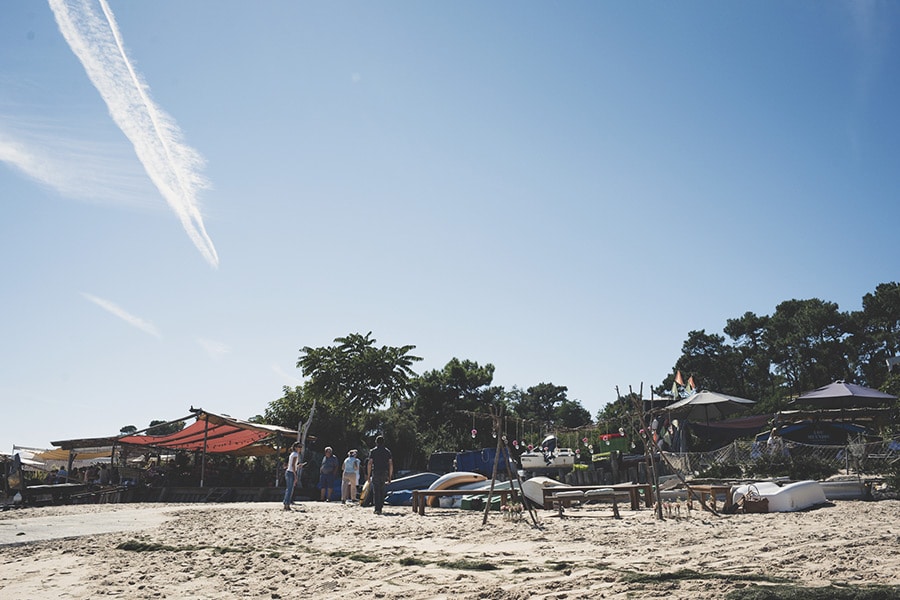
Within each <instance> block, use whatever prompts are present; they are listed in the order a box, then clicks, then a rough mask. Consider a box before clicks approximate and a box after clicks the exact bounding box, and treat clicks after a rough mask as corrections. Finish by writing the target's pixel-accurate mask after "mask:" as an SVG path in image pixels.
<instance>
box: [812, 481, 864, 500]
mask: <svg viewBox="0 0 900 600" xmlns="http://www.w3.org/2000/svg"><path fill="white" fill-rule="evenodd" d="M820 485H821V486H822V489H823V490H824V491H825V497H826V498H828V499H829V500H870V499H871V498H872V487H871V484H870V483H867V482H865V481H859V480H858V479H853V480H850V479H846V480H831V481H822V482H820Z"/></svg>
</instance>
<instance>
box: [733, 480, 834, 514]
mask: <svg viewBox="0 0 900 600" xmlns="http://www.w3.org/2000/svg"><path fill="white" fill-rule="evenodd" d="M753 490H755V491H756V492H758V493H759V495H760V497H761V498H766V499H767V500H768V501H769V512H795V511H798V510H806V509H807V508H812V507H813V506H818V505H820V504H825V503H827V502H828V500H827V499H826V498H825V490H824V489H823V488H822V486H821V485H820V484H819V482H818V481H797V482H795V483H786V484H784V485H778V484H777V483H775V482H772V481H760V482H759V483H750V484H745V485H739V486H737V487H736V488H734V489H733V491H732V500H733V502H734V503H735V504H737V503H738V502H739V501H740V500H741V498H743V497H744V494H746V493H748V492H750V491H753Z"/></svg>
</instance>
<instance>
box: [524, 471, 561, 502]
mask: <svg viewBox="0 0 900 600" xmlns="http://www.w3.org/2000/svg"><path fill="white" fill-rule="evenodd" d="M548 487H559V488H568V487H572V486H570V485H566V484H565V483H560V482H559V481H557V480H555V479H551V478H549V477H544V476H542V475H538V476H537V477H532V478H531V479H526V480H525V481H523V482H522V495H524V496H525V497H526V498H528V500H529V501H530V502H531V504H532V506H535V507H537V508H544V488H548Z"/></svg>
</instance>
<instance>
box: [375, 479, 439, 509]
mask: <svg viewBox="0 0 900 600" xmlns="http://www.w3.org/2000/svg"><path fill="white" fill-rule="evenodd" d="M439 477H440V475H438V474H437V473H414V474H412V475H407V476H405V477H401V478H400V479H393V480H391V482H390V483H386V484H385V485H384V493H385V494H390V493H391V492H401V491H404V490H409V491H412V490H424V489H428V486H430V485H431V484H432V483H434V482H435V481H436V480H437V479H438V478H439ZM370 490H371V486H370V485H369V482H368V481H366V483H365V484H363V487H362V491H361V492H360V494H359V503H360V505H362V506H370V505H371V504H372V499H371V498H370V497H369V491H370Z"/></svg>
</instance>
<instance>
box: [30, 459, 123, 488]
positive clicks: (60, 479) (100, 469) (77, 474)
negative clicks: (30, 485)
mask: <svg viewBox="0 0 900 600" xmlns="http://www.w3.org/2000/svg"><path fill="white" fill-rule="evenodd" d="M111 475H112V474H111V472H110V469H108V468H107V466H106V465H105V464H103V465H100V466H97V465H91V466H89V467H76V468H73V469H72V472H71V473H70V472H68V471H67V470H66V468H65V467H64V466H63V467H59V468H58V469H53V470H51V471H50V472H49V473H47V477H46V478H45V479H44V483H47V484H57V483H94V484H99V485H107V484H108V483H110V480H111V478H112V477H111Z"/></svg>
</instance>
